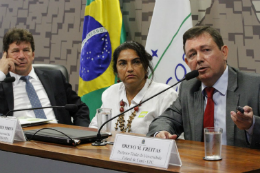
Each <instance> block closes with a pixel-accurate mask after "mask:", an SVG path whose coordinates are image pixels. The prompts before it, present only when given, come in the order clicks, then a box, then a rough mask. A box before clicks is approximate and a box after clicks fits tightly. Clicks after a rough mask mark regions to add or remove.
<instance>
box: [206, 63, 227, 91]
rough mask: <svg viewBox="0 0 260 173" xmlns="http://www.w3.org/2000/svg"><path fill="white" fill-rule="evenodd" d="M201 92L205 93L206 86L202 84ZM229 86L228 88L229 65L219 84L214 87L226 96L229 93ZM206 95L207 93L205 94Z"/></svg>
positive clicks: (218, 81)
mask: <svg viewBox="0 0 260 173" xmlns="http://www.w3.org/2000/svg"><path fill="white" fill-rule="evenodd" d="M201 84H202V85H201V86H202V87H201V91H202V92H203V91H204V89H205V88H206V86H205V85H204V84H203V83H202V82H201ZM227 86H228V65H227V66H226V69H225V71H224V73H223V74H222V75H221V76H220V78H219V79H218V80H217V82H216V83H215V84H214V85H213V88H215V90H217V91H218V92H219V93H220V94H221V95H223V96H225V95H226V93H227ZM203 94H204V95H205V93H204V92H203Z"/></svg>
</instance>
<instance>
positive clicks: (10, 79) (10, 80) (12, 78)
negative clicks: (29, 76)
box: [0, 77, 15, 83]
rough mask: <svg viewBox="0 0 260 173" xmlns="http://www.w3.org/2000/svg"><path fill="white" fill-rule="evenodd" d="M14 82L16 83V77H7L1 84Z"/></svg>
mask: <svg viewBox="0 0 260 173" xmlns="http://www.w3.org/2000/svg"><path fill="white" fill-rule="evenodd" d="M14 81H15V77H6V78H5V79H4V80H3V81H0V82H5V83H11V82H14Z"/></svg>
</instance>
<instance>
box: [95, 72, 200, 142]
mask: <svg viewBox="0 0 260 173" xmlns="http://www.w3.org/2000/svg"><path fill="white" fill-rule="evenodd" d="M198 75H199V72H198V70H193V71H191V72H189V73H187V74H186V75H185V77H184V78H183V79H182V80H180V81H178V82H177V83H175V84H173V85H172V86H170V87H168V88H166V89H164V90H162V91H160V92H158V93H157V94H155V95H153V96H152V97H149V98H148V99H146V100H144V101H142V102H140V103H139V104H137V105H135V106H133V107H131V108H129V109H128V110H126V111H124V112H122V113H120V114H118V115H116V116H114V117H112V118H111V119H109V120H107V121H106V122H104V123H103V124H102V125H101V126H100V128H99V129H98V133H97V140H96V142H94V143H92V145H93V146H104V145H106V144H107V143H106V142H102V138H101V134H100V131H101V129H102V128H103V126H104V125H105V124H106V123H108V122H109V121H111V120H113V119H115V118H117V117H119V116H120V115H123V114H124V113H126V112H128V111H130V110H132V109H134V108H135V107H137V106H140V105H141V104H143V103H145V102H147V101H148V100H150V99H152V98H154V97H156V96H158V95H159V94H161V93H163V92H165V91H167V90H168V89H170V88H172V87H174V86H175V85H177V84H179V83H180V82H182V81H184V80H190V79H192V78H195V77H197V76H198Z"/></svg>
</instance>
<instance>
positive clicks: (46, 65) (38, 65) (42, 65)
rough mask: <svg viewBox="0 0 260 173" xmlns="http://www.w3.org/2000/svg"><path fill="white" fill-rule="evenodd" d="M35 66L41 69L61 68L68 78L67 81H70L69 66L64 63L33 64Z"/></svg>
mask: <svg viewBox="0 0 260 173" xmlns="http://www.w3.org/2000/svg"><path fill="white" fill-rule="evenodd" d="M33 67H34V68H37V69H40V70H60V71H61V73H62V74H63V75H64V77H65V78H66V80H67V82H69V73H68V71H67V68H66V67H65V66H63V65H58V64H33Z"/></svg>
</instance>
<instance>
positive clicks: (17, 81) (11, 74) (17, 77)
mask: <svg viewBox="0 0 260 173" xmlns="http://www.w3.org/2000/svg"><path fill="white" fill-rule="evenodd" d="M9 73H10V76H12V77H14V78H15V81H14V82H13V85H17V84H19V82H20V78H21V77H22V76H21V75H19V74H16V73H13V72H9ZM28 76H30V77H31V78H33V79H35V80H39V78H38V76H37V75H36V73H35V71H34V68H33V67H32V70H31V71H30V73H29V74H28Z"/></svg>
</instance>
